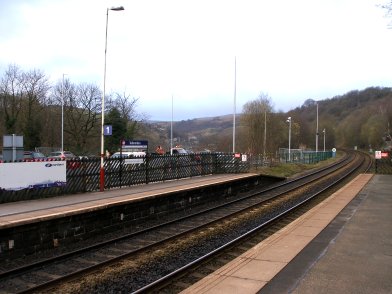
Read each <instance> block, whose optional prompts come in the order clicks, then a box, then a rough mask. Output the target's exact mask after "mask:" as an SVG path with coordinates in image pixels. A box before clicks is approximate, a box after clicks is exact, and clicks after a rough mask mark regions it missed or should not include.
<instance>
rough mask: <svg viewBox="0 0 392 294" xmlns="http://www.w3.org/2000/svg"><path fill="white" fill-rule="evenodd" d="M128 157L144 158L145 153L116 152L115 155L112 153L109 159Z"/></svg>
mask: <svg viewBox="0 0 392 294" xmlns="http://www.w3.org/2000/svg"><path fill="white" fill-rule="evenodd" d="M129 156H137V157H144V156H146V152H144V151H131V152H129V151H124V152H116V153H113V155H112V156H110V157H111V158H120V157H122V158H127V157H129Z"/></svg>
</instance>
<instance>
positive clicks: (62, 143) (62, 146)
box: [61, 73, 67, 151]
mask: <svg viewBox="0 0 392 294" xmlns="http://www.w3.org/2000/svg"><path fill="white" fill-rule="evenodd" d="M65 75H67V74H64V73H63V81H62V83H61V151H64V76H65Z"/></svg>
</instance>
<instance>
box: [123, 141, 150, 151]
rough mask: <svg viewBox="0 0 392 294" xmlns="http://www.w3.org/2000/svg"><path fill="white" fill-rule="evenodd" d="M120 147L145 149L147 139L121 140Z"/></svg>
mask: <svg viewBox="0 0 392 294" xmlns="http://www.w3.org/2000/svg"><path fill="white" fill-rule="evenodd" d="M121 147H122V148H134V149H147V148H148V141H147V140H122V141H121Z"/></svg>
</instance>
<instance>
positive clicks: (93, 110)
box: [64, 84, 101, 154]
mask: <svg viewBox="0 0 392 294" xmlns="http://www.w3.org/2000/svg"><path fill="white" fill-rule="evenodd" d="M64 97H65V99H64V120H65V126H64V132H65V133H67V135H68V144H67V145H68V146H69V147H72V148H74V152H76V153H80V154H84V153H86V152H91V149H92V148H90V146H88V142H89V141H90V139H92V138H98V136H99V130H100V128H99V118H100V108H101V91H100V90H99V88H98V86H96V85H94V84H80V85H78V86H69V87H68V89H67V91H66V93H65V96H64ZM97 146H98V144H97ZM97 146H95V147H97Z"/></svg>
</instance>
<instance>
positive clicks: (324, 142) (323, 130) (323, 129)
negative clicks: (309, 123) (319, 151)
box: [323, 129, 325, 152]
mask: <svg viewBox="0 0 392 294" xmlns="http://www.w3.org/2000/svg"><path fill="white" fill-rule="evenodd" d="M323 134H324V152H325V129H323Z"/></svg>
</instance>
